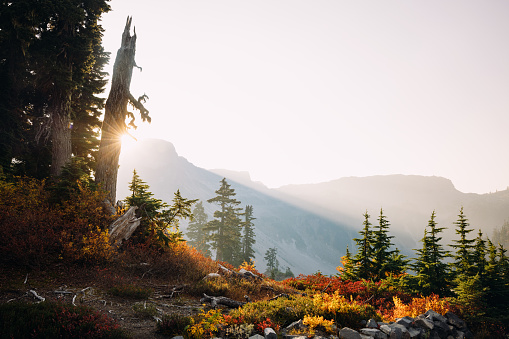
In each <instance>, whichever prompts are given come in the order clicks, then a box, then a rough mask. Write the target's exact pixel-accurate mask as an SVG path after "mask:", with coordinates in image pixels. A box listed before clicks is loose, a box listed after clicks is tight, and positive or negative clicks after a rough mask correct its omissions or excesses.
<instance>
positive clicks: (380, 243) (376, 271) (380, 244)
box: [373, 209, 394, 280]
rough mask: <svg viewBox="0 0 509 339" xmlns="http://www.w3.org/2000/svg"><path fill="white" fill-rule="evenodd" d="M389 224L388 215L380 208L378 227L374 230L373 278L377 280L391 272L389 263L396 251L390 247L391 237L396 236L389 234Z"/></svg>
mask: <svg viewBox="0 0 509 339" xmlns="http://www.w3.org/2000/svg"><path fill="white" fill-rule="evenodd" d="M389 226H390V223H389V221H388V220H387V217H386V216H385V215H383V209H380V216H379V217H378V227H376V228H375V230H374V231H373V278H374V279H375V280H380V279H383V278H385V277H386V276H387V274H388V273H390V268H389V263H390V261H391V255H392V254H393V253H394V251H391V250H390V248H391V246H392V242H391V239H392V238H394V236H389V234H388V233H389Z"/></svg>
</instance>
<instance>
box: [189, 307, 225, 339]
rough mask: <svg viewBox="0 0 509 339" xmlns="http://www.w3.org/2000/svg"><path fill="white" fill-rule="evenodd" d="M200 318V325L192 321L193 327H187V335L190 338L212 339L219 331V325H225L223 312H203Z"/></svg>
mask: <svg viewBox="0 0 509 339" xmlns="http://www.w3.org/2000/svg"><path fill="white" fill-rule="evenodd" d="M199 318H200V319H201V320H200V321H199V322H198V323H196V322H195V320H194V319H192V320H191V325H189V326H187V327H186V334H187V336H188V337H189V338H196V339H200V338H211V337H212V336H213V335H214V333H216V332H218V331H219V325H221V324H223V323H224V317H223V314H222V313H221V310H210V311H208V312H207V313H205V311H203V310H202V311H201V313H200V314H199Z"/></svg>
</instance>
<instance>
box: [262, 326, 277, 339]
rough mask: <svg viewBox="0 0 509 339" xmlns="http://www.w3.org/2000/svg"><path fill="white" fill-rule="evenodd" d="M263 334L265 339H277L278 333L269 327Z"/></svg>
mask: <svg viewBox="0 0 509 339" xmlns="http://www.w3.org/2000/svg"><path fill="white" fill-rule="evenodd" d="M263 334H264V336H265V339H277V334H276V332H275V331H274V330H273V329H272V328H270V327H267V328H266V329H265V330H263Z"/></svg>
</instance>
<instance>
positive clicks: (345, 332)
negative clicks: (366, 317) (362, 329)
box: [339, 327, 362, 339]
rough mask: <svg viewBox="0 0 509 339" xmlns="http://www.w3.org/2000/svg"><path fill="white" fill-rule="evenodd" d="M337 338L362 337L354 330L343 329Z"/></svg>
mask: <svg viewBox="0 0 509 339" xmlns="http://www.w3.org/2000/svg"><path fill="white" fill-rule="evenodd" d="M339 337H340V338H341V339H362V337H361V335H360V333H359V332H357V331H355V330H352V329H351V328H349V327H343V328H342V329H341V330H340V331H339Z"/></svg>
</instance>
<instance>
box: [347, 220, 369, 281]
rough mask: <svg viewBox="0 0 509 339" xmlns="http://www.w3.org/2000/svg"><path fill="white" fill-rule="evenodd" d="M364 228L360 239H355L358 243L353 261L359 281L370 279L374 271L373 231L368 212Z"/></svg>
mask: <svg viewBox="0 0 509 339" xmlns="http://www.w3.org/2000/svg"><path fill="white" fill-rule="evenodd" d="M363 216H364V222H363V225H364V228H363V229H362V231H360V232H359V234H360V235H361V237H360V238H354V239H353V240H354V241H355V242H356V243H357V254H356V255H355V257H354V258H353V259H352V261H353V264H354V267H355V269H354V271H353V272H354V273H355V276H356V277H357V278H359V279H369V278H370V277H371V275H372V272H373V271H372V269H373V261H372V259H373V242H374V238H373V231H372V230H371V222H370V221H369V218H370V215H369V214H368V211H366V213H364V214H363Z"/></svg>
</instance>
